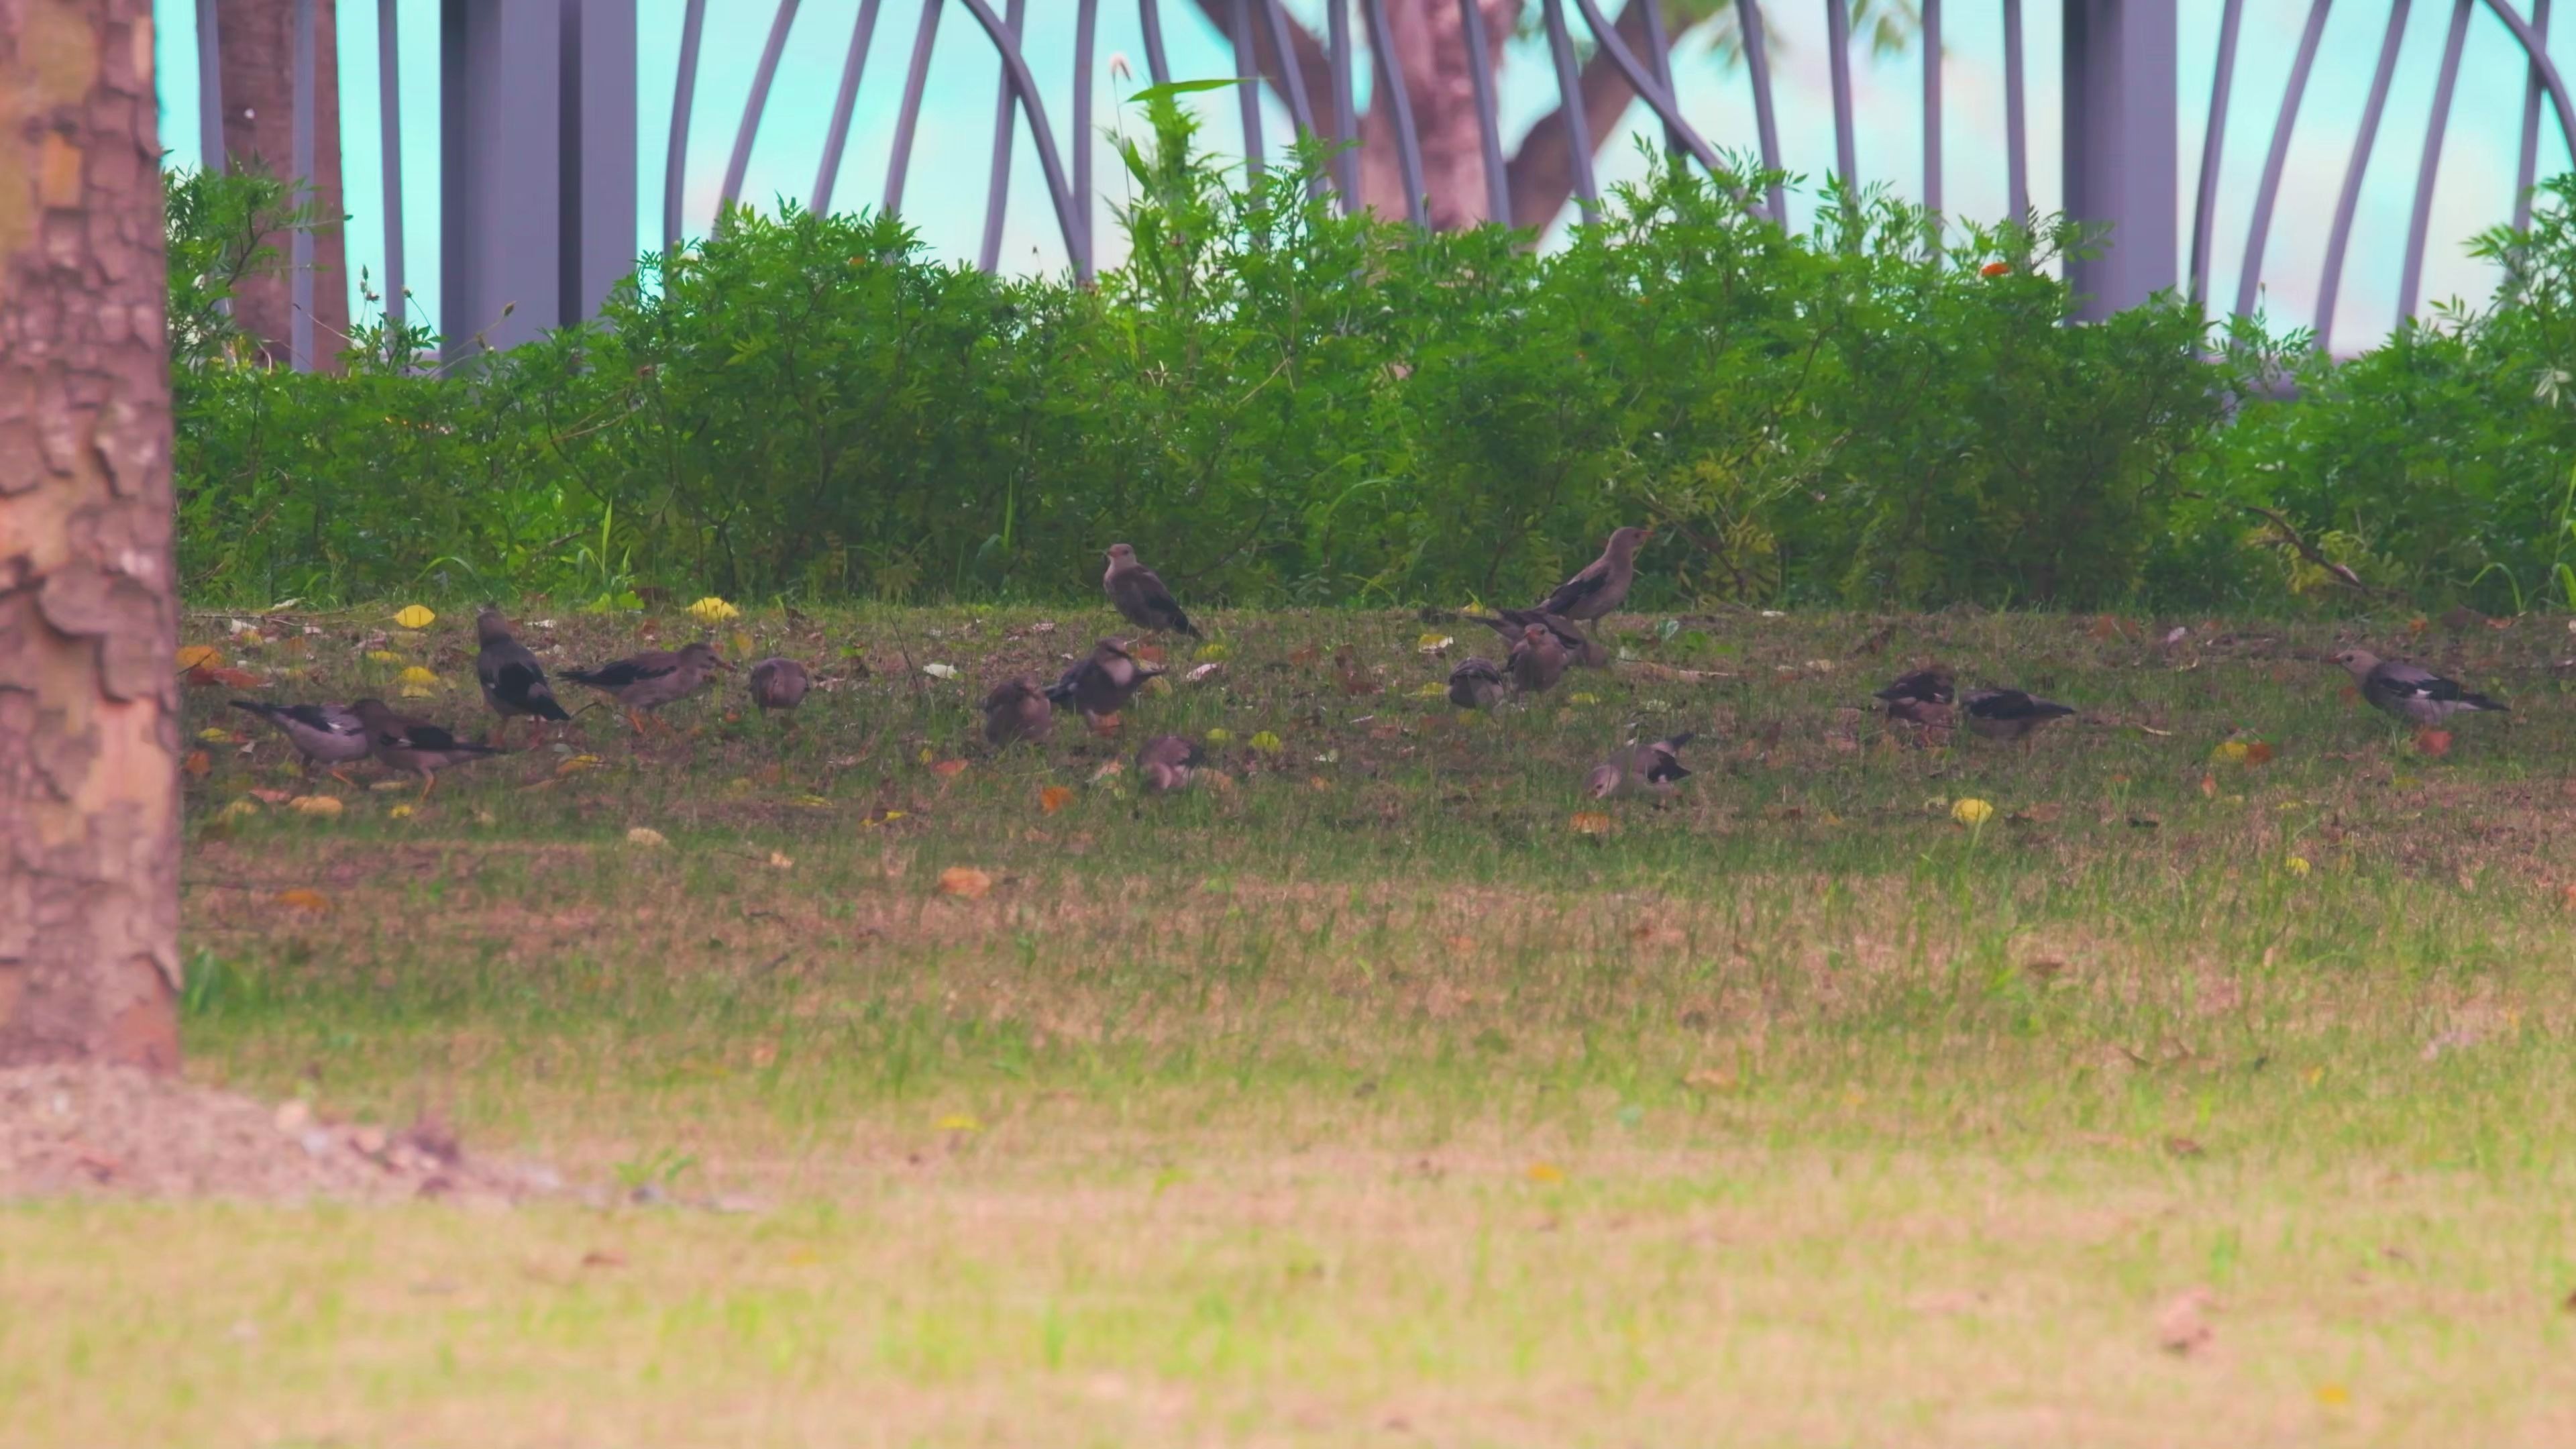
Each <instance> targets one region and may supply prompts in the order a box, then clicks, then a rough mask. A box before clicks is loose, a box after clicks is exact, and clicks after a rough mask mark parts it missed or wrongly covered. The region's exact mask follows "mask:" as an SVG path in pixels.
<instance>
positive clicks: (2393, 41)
mask: <svg viewBox="0 0 2576 1449" xmlns="http://www.w3.org/2000/svg"><path fill="white" fill-rule="evenodd" d="M2414 4H2415V0H2393V3H2391V4H2390V6H2389V7H2388V28H2387V30H2386V31H2385V32H2384V33H2383V35H2382V36H2381V38H2380V42H2379V65H2378V67H2377V68H2376V69H2374V70H2373V71H2372V72H2371V75H2370V99H2369V100H2367V101H2365V102H2364V103H2363V104H2362V108H2361V130H2360V132H2359V133H2358V134H2356V135H2355V136H2354V137H2353V142H2352V158H2351V160H2349V161H2347V162H2346V163H2345V164H2344V168H2343V190H2342V191H2341V192H2340V193H2339V194H2338V195H2337V196H2336V198H2335V213H2334V226H2333V228H2332V229H2331V230H2329V231H2328V232H2327V233H2326V261H2325V270H2324V273H2323V274H2322V275H2321V276H2320V277H2319V278H2318V280H2317V325H2316V331H2317V350H2318V351H2319V352H2329V351H2331V350H2332V345H2333V342H2334V323H2335V302H2336V300H2337V299H2338V298H2340V297H2341V296H2342V295H2343V258H2344V249H2345V248H2346V247H2347V246H2349V245H2350V244H2351V242H2352V219H2353V216H2354V214H2355V213H2356V212H2358V211H2359V210H2360V209H2361V182H2362V178H2363V177H2364V176H2366V175H2368V174H2369V171H2370V151H2371V148H2372V147H2373V146H2374V145H2376V144H2378V141H2379V121H2380V118H2381V117H2382V116H2384V115H2386V114H2387V112H2388V84H2389V82H2390V81H2391V80H2393V79H2395V77H2396V75H2397V54H2398V51H2399V50H2400V49H2402V48H2403V47H2404V46H2405V44H2406V17H2407V15H2408V13H2409V12H2410V11H2412V10H2413V9H2414Z"/></svg>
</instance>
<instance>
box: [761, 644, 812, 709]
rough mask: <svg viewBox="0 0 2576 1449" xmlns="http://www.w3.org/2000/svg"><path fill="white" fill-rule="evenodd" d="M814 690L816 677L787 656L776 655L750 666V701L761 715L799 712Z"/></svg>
mask: <svg viewBox="0 0 2576 1449" xmlns="http://www.w3.org/2000/svg"><path fill="white" fill-rule="evenodd" d="M813 687H814V677H813V676H812V675H810V674H807V673H806V672H805V666H804V665H802V664H799V663H797V662H796V661H795V660H793V659H789V658H787V657H786V656H784V655H780V654H773V655H771V656H769V657H768V658H767V659H764V660H762V661H760V662H759V663H758V664H755V665H753V666H751V681H750V688H751V702H752V703H753V704H755V705H758V706H759V707H760V712H761V713H762V714H764V715H765V714H767V713H769V712H770V711H771V710H773V709H781V710H785V711H787V712H788V713H790V714H793V713H795V712H796V706H798V705H800V704H803V703H804V702H805V691H807V690H809V689H811V688H813Z"/></svg>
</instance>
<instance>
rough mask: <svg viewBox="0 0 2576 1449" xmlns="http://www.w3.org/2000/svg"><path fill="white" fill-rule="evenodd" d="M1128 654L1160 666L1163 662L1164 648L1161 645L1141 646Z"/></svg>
mask: <svg viewBox="0 0 2576 1449" xmlns="http://www.w3.org/2000/svg"><path fill="white" fill-rule="evenodd" d="M1127 652H1128V653H1130V654H1133V655H1135V656H1136V657H1137V658H1139V659H1142V660H1144V661H1145V662H1146V663H1148V664H1160V663H1162V662H1163V647H1162V646H1161V645H1159V644H1139V645H1137V646H1136V647H1134V648H1132V649H1130V650H1128V651H1127Z"/></svg>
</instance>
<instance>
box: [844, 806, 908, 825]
mask: <svg viewBox="0 0 2576 1449" xmlns="http://www.w3.org/2000/svg"><path fill="white" fill-rule="evenodd" d="M824 803H826V804H829V803H830V802H829V801H826V802H824ZM903 817H904V812H903V811H901V810H879V811H875V812H873V813H871V814H870V815H869V816H868V818H867V820H866V821H865V822H863V823H865V824H868V825H892V824H893V823H895V822H896V821H898V820H901V819H902V818H903Z"/></svg>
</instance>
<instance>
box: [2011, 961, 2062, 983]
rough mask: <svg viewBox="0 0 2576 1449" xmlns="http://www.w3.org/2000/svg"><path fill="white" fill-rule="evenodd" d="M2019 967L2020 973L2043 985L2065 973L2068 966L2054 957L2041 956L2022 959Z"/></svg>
mask: <svg viewBox="0 0 2576 1449" xmlns="http://www.w3.org/2000/svg"><path fill="white" fill-rule="evenodd" d="M2021 969H2022V973H2023V974H2024V975H2026V976H2028V977H2029V978H2030V979H2031V980H2033V981H2036V982H2039V983H2040V984H2041V985H2043V986H2045V985H2047V984H2048V983H2049V982H2051V981H2054V980H2056V979H2057V978H2059V977H2060V976H2063V975H2065V974H2066V972H2067V970H2068V967H2067V965H2066V963H2065V962H2063V961H2060V960H2057V959H2055V958H2054V957H2047V956H2043V957H2041V958H2040V959H2038V960H2036V961H2024V962H2023V963H2022V964H2021Z"/></svg>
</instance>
